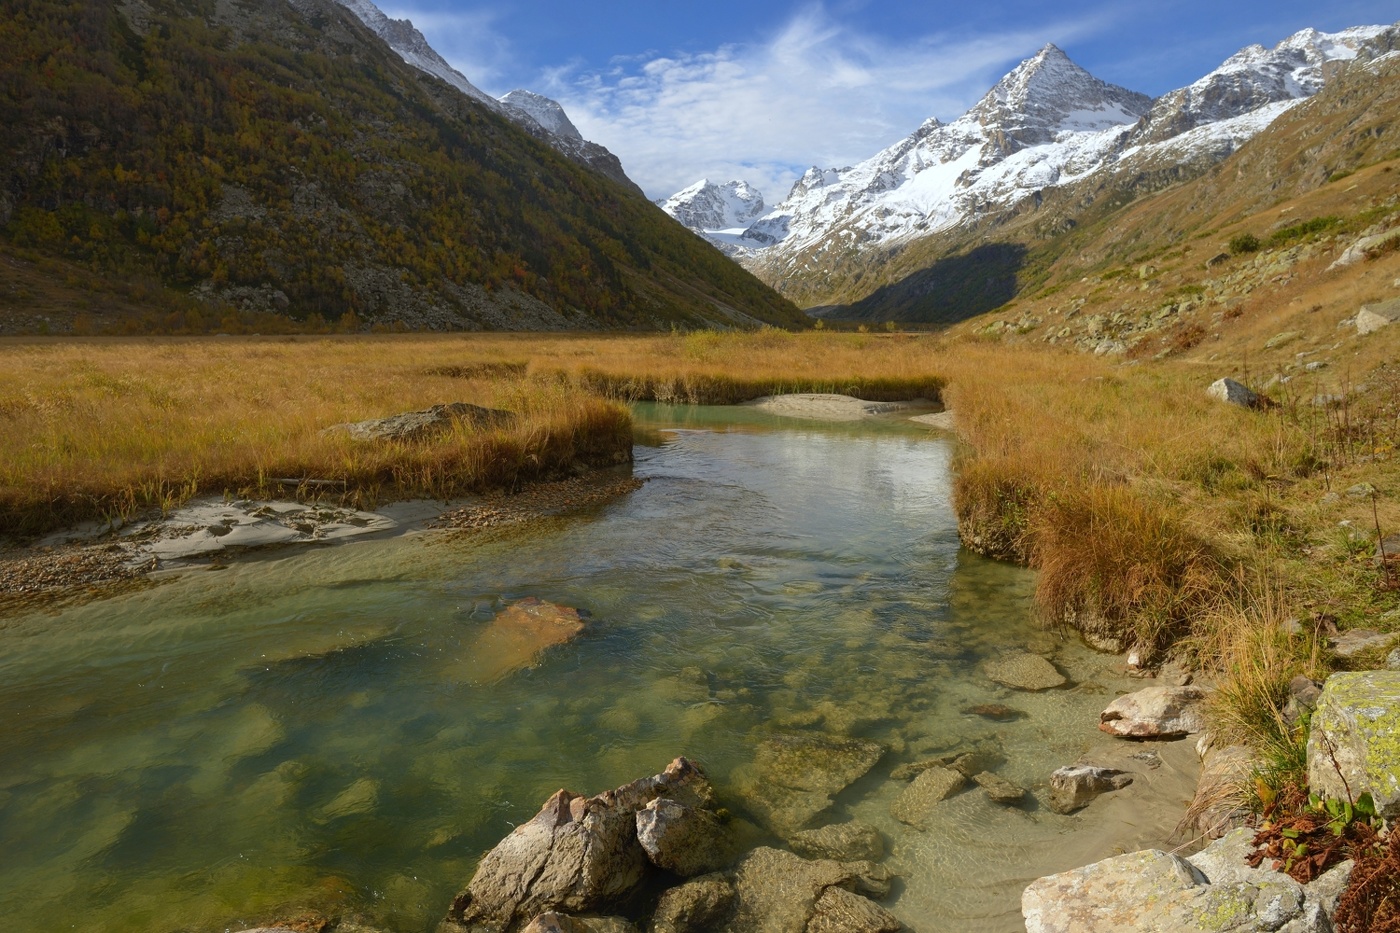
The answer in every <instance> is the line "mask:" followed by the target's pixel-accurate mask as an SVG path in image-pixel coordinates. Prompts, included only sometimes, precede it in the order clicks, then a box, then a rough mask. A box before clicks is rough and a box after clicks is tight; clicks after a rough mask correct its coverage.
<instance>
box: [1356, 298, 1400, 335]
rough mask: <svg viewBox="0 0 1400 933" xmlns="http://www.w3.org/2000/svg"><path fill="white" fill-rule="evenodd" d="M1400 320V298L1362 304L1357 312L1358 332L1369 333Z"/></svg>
mask: <svg viewBox="0 0 1400 933" xmlns="http://www.w3.org/2000/svg"><path fill="white" fill-rule="evenodd" d="M1396 321H1400V298H1392V299H1391V300H1390V301H1382V302H1379V303H1377V304H1371V305H1362V306H1361V310H1360V311H1358V312H1356V332H1357V334H1369V333H1372V332H1373V331H1378V330H1380V329H1381V328H1382V327H1389V326H1390V325H1391V324H1394V323H1395V322H1396Z"/></svg>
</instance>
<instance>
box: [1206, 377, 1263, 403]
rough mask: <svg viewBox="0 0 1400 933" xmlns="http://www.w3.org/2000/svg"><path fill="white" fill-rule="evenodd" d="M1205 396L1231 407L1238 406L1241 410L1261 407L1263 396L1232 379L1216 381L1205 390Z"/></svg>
mask: <svg viewBox="0 0 1400 933" xmlns="http://www.w3.org/2000/svg"><path fill="white" fill-rule="evenodd" d="M1206 394H1207V395H1209V396H1210V397H1211V398H1213V399H1217V400H1218V401H1221V402H1229V403H1230V404H1231V405H1238V406H1240V407H1241V408H1259V407H1261V406H1262V405H1263V396H1261V395H1260V394H1259V393H1258V392H1255V391H1254V390H1253V389H1251V388H1250V387H1249V386H1247V385H1245V384H1244V383H1242V382H1236V381H1235V380H1233V379H1230V378H1228V377H1227V378H1225V379H1217V380H1215V381H1214V382H1212V383H1211V384H1210V388H1208V389H1206Z"/></svg>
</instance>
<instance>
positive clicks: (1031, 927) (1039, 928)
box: [1021, 830, 1336, 933]
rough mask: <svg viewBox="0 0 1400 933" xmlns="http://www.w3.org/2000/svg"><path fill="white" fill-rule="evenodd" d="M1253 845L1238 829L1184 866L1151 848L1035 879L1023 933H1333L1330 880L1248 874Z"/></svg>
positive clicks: (1025, 904) (1024, 901)
mask: <svg viewBox="0 0 1400 933" xmlns="http://www.w3.org/2000/svg"><path fill="white" fill-rule="evenodd" d="M1252 838H1253V834H1252V833H1251V832H1250V831H1249V830H1237V831H1236V832H1235V833H1232V834H1231V835H1229V836H1226V837H1225V838H1223V839H1221V840H1218V841H1217V842H1215V843H1213V844H1212V845H1211V846H1209V847H1207V848H1206V849H1205V850H1204V851H1203V852H1200V853H1198V854H1196V855H1193V856H1191V857H1190V858H1189V859H1185V858H1180V857H1178V856H1175V855H1169V854H1168V853H1166V852H1162V851H1159V850H1156V849H1149V850H1145V851H1141V852H1132V853H1129V854H1127V855H1119V856H1115V857H1114V858H1109V859H1104V860H1103V861H1101V862H1095V863H1094V864H1092V865H1086V866H1084V867H1083V868H1077V869H1074V870H1073V871H1067V872H1061V873H1060V874H1058V875H1049V876H1047V877H1045V878H1040V879H1038V880H1036V881H1034V882H1032V883H1031V885H1030V886H1029V887H1027V888H1026V890H1025V891H1024V892H1023V893H1022V895H1021V914H1022V916H1023V917H1024V918H1025V921H1026V931H1027V933H1167V931H1171V933H1265V931H1279V933H1330V931H1331V930H1332V925H1331V922H1330V920H1329V919H1328V917H1327V909H1326V908H1327V905H1328V904H1329V903H1331V904H1335V897H1334V892H1335V888H1336V884H1334V883H1332V876H1331V873H1329V875H1324V876H1323V878H1321V879H1318V881H1316V882H1314V883H1313V885H1310V886H1308V888H1304V886H1303V885H1300V884H1299V883H1298V882H1296V881H1294V880H1293V879H1292V878H1290V877H1288V876H1287V875H1285V874H1282V873H1281V872H1275V871H1270V870H1268V869H1266V868H1258V869H1252V868H1250V867H1249V866H1248V865H1246V864H1245V863H1244V855H1245V853H1246V852H1247V851H1248V850H1249V849H1250V848H1252V846H1251V844H1250V841H1251V839H1252ZM1324 881H1327V882H1328V883H1326V884H1323V882H1324ZM1314 887H1316V888H1317V891H1316V895H1315V896H1314V894H1313V892H1312V891H1311V890H1310V889H1312V888H1314Z"/></svg>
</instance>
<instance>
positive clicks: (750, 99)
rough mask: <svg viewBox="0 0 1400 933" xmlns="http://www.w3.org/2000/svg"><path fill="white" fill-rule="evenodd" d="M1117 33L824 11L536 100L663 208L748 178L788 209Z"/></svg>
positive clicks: (586, 76)
mask: <svg viewBox="0 0 1400 933" xmlns="http://www.w3.org/2000/svg"><path fill="white" fill-rule="evenodd" d="M1108 24H1109V17H1106V16H1100V17H1096V18H1092V19H1088V20H1079V21H1075V22H1062V23H1050V24H1038V25H1032V24H1026V25H1024V26H1022V27H1021V28H1016V29H1008V30H1007V31H1004V32H1001V33H998V34H991V35H988V34H982V35H978V36H975V37H972V38H962V37H959V36H953V35H930V36H922V37H911V38H910V39H908V40H907V41H903V42H894V41H890V40H888V39H884V38H880V37H876V36H872V35H869V34H866V33H863V32H861V31H859V30H858V29H855V28H852V27H850V26H848V25H846V24H844V23H843V22H841V21H840V20H838V19H837V18H836V17H834V16H833V15H832V14H830V13H829V12H828V11H827V10H826V9H825V8H824V7H822V6H812V7H809V8H807V9H806V10H804V11H802V12H800V13H798V14H797V15H795V16H794V17H793V18H792V19H791V20H790V21H789V22H788V23H787V25H786V26H785V27H784V28H783V29H782V30H780V31H779V32H778V33H777V34H776V35H773V36H771V37H768V38H767V39H765V40H760V41H756V42H752V43H742V44H733V45H725V46H723V47H721V48H718V49H716V50H714V51H709V52H703V53H673V54H670V55H661V54H655V53H653V54H648V55H645V56H633V57H631V58H628V59H619V60H616V61H614V62H613V63H612V64H611V67H610V68H609V69H608V70H606V71H592V72H589V71H585V70H581V69H579V68H578V67H576V66H575V67H564V68H559V69H555V70H553V71H552V72H546V73H545V75H544V77H543V79H542V80H543V84H542V86H541V87H539V88H536V90H539V91H540V92H542V93H545V94H549V95H550V96H552V97H555V98H557V99H558V100H559V101H560V103H562V104H563V105H564V108H565V109H566V110H567V111H568V112H569V116H570V117H571V118H572V119H573V121H574V123H575V124H576V125H577V126H578V128H579V130H580V131H581V132H582V133H583V135H584V136H585V137H587V138H589V139H592V140H595V141H596V142H599V143H602V144H603V145H605V146H607V147H608V148H609V149H611V150H612V151H613V152H614V153H616V154H617V155H618V157H619V158H621V160H622V163H623V166H624V167H625V168H626V170H627V173H628V175H630V176H631V177H632V178H633V180H635V181H636V182H637V183H638V184H639V185H641V186H642V187H643V188H644V189H645V190H646V191H647V193H648V194H649V195H651V196H652V197H664V196H666V195H669V194H671V193H672V192H674V191H677V190H679V189H680V188H683V187H685V186H686V185H688V184H690V183H692V182H694V181H696V180H697V179H699V178H701V177H709V178H711V179H712V180H715V181H725V180H728V179H730V178H743V179H745V180H747V181H749V182H751V183H753V184H754V185H756V186H757V187H758V188H759V189H760V190H761V191H763V193H764V197H765V198H766V199H767V200H768V201H769V202H770V203H777V202H778V201H780V200H781V199H782V198H783V197H784V196H785V195H786V194H787V190H788V188H789V187H790V186H791V184H792V182H793V181H794V180H795V178H796V177H797V175H799V174H800V173H801V172H802V171H803V170H804V169H805V168H807V167H808V166H810V165H814V164H815V165H820V166H822V167H829V166H835V167H840V166H845V165H849V164H852V163H854V162H857V161H860V160H862V159H865V158H868V157H870V156H872V155H874V154H875V153H876V152H877V151H878V150H879V149H881V148H883V147H884V146H887V145H889V144H891V143H893V142H895V141H896V140H898V139H900V138H902V137H904V136H906V135H907V134H909V133H910V132H912V131H913V130H914V129H915V128H917V127H918V125H919V124H920V123H922V122H923V121H924V120H925V119H927V118H928V117H930V116H937V117H939V118H940V119H944V120H948V119H952V118H954V117H957V116H959V115H960V114H961V113H962V112H963V111H965V110H966V109H967V108H968V107H969V106H970V105H971V104H972V103H974V102H975V101H976V100H977V99H978V98H979V97H980V96H981V95H982V94H983V93H985V92H986V90H987V89H988V88H989V87H990V86H991V85H992V84H993V83H995V81H996V80H997V79H998V78H999V77H1000V76H1001V75H1002V74H1004V73H1005V72H1006V71H1007V70H1009V68H1010V67H1011V66H1012V65H1014V64H1015V63H1016V62H1017V61H1020V60H1021V59H1022V58H1026V57H1029V56H1030V55H1033V54H1034V53H1035V52H1036V51H1037V50H1038V49H1039V48H1040V46H1042V45H1044V43H1045V42H1047V41H1053V42H1055V43H1057V44H1060V45H1066V44H1072V43H1073V42H1074V41H1075V40H1076V39H1080V38H1084V37H1087V36H1089V35H1092V34H1095V33H1098V32H1101V31H1103V30H1104V29H1105V28H1106V27H1107V26H1108ZM468 73H469V74H470V72H468Z"/></svg>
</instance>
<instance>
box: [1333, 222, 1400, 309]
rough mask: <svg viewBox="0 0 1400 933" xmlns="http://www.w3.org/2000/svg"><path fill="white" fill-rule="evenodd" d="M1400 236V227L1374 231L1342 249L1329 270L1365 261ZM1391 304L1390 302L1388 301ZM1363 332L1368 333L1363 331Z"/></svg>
mask: <svg viewBox="0 0 1400 933" xmlns="http://www.w3.org/2000/svg"><path fill="white" fill-rule="evenodd" d="M1397 237H1400V229H1397V230H1384V231H1382V232H1380V233H1373V234H1370V235H1369V236H1363V237H1362V238H1361V239H1359V240H1356V241H1355V242H1354V243H1352V244H1351V245H1350V246H1348V247H1347V248H1346V249H1344V250H1342V255H1340V256H1338V257H1337V259H1336V261H1334V262H1333V263H1332V265H1330V266H1328V267H1327V271H1328V272H1331V271H1332V270H1333V269H1345V268H1346V267H1347V266H1354V265H1356V264H1357V263H1358V262H1364V261H1365V259H1366V257H1367V256H1368V255H1369V254H1370V253H1371V252H1372V251H1373V250H1378V249H1382V248H1384V247H1385V246H1386V245H1387V244H1388V243H1390V241H1391V240H1394V239H1396V238H1397ZM1387 304H1389V302H1387ZM1362 333H1366V332H1365V331H1362Z"/></svg>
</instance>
